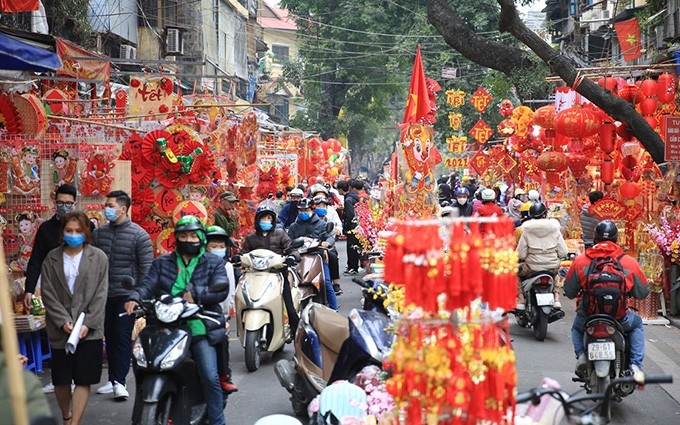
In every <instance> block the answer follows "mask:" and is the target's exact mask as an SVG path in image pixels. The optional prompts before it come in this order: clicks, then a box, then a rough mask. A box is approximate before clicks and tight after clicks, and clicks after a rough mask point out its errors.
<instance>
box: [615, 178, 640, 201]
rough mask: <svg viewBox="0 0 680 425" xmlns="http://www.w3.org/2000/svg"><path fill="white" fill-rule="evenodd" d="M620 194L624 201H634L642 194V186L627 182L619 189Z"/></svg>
mask: <svg viewBox="0 0 680 425" xmlns="http://www.w3.org/2000/svg"><path fill="white" fill-rule="evenodd" d="M619 193H620V194H621V197H622V198H623V199H628V200H633V199H635V198H637V196H638V195H639V194H640V186H638V185H637V183H632V182H625V183H624V184H622V185H621V187H620V188H619Z"/></svg>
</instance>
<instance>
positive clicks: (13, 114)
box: [0, 94, 23, 134]
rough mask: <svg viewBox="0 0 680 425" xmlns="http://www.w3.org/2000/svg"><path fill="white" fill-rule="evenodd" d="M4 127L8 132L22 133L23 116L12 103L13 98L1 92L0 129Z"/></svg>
mask: <svg viewBox="0 0 680 425" xmlns="http://www.w3.org/2000/svg"><path fill="white" fill-rule="evenodd" d="M2 128H4V129H5V130H6V132H7V134H21V132H23V127H22V125H21V116H19V112H18V111H17V108H16V107H15V106H14V103H12V98H11V97H9V96H7V95H4V94H0V129H2Z"/></svg>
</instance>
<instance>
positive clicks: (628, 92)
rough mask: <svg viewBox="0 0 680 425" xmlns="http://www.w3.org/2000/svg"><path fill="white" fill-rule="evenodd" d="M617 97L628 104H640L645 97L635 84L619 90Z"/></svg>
mask: <svg viewBox="0 0 680 425" xmlns="http://www.w3.org/2000/svg"><path fill="white" fill-rule="evenodd" d="M619 97H620V98H621V99H623V100H625V101H626V102H628V103H630V104H636V103H640V102H642V99H644V98H645V97H646V96H645V95H644V94H643V93H642V92H641V91H640V88H639V87H638V86H636V85H635V84H627V85H626V86H624V87H623V88H622V89H621V90H619Z"/></svg>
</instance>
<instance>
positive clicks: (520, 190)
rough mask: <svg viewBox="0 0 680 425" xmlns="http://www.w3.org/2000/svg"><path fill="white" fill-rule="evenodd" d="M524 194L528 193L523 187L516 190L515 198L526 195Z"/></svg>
mask: <svg viewBox="0 0 680 425" xmlns="http://www.w3.org/2000/svg"><path fill="white" fill-rule="evenodd" d="M524 194H526V192H525V191H524V189H522V188H521V187H518V188H517V189H515V196H519V195H524Z"/></svg>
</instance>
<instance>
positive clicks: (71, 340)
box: [66, 312, 85, 354]
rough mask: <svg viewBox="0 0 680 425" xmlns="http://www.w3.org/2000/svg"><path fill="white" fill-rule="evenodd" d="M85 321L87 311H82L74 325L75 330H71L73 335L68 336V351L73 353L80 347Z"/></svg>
mask: <svg viewBox="0 0 680 425" xmlns="http://www.w3.org/2000/svg"><path fill="white" fill-rule="evenodd" d="M84 322H85V313H84V312H83V313H80V316H78V320H76V324H75V325H73V331H71V336H69V337H68V341H66V353H67V354H73V353H75V352H76V348H77V347H78V342H80V330H81V329H82V328H83V323H84Z"/></svg>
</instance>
